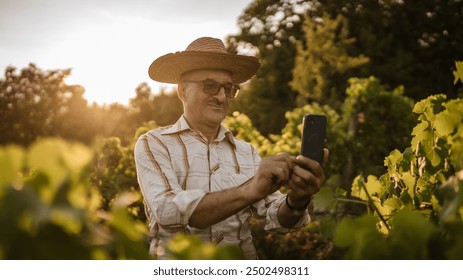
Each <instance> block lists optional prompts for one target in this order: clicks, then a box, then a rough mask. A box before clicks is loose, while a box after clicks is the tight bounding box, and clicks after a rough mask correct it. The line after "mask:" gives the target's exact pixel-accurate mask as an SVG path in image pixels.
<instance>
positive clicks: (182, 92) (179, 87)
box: [177, 83, 185, 102]
mask: <svg viewBox="0 0 463 280" xmlns="http://www.w3.org/2000/svg"><path fill="white" fill-rule="evenodd" d="M177 96H178V98H180V100H182V101H183V102H185V87H184V86H183V84H182V83H178V85H177Z"/></svg>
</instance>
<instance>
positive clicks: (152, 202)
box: [135, 116, 309, 259]
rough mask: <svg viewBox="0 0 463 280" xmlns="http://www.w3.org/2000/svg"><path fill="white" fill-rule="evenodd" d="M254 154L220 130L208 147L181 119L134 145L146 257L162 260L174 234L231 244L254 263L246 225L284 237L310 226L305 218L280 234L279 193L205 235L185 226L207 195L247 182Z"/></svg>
mask: <svg viewBox="0 0 463 280" xmlns="http://www.w3.org/2000/svg"><path fill="white" fill-rule="evenodd" d="M260 160H261V158H260V156H259V155H258V153H257V150H256V149H255V148H254V147H253V146H252V145H250V144H249V143H247V142H244V141H242V140H239V139H236V138H234V137H233V135H232V133H231V132H230V131H228V130H227V129H226V128H225V127H224V126H223V125H221V127H220V130H219V133H218V136H217V138H216V139H215V140H214V141H212V142H210V143H209V142H208V141H207V139H206V137H204V136H203V135H202V134H201V133H200V132H199V131H195V130H193V129H191V128H190V127H189V125H188V123H187V121H186V120H185V118H184V117H183V116H182V117H181V118H180V119H179V120H178V121H177V123H176V124H174V125H172V126H169V127H164V128H158V129H154V130H151V131H149V132H147V133H146V134H144V135H142V136H140V138H139V139H138V141H137V143H136V145H135V162H136V167H137V175H138V182H139V185H140V188H141V191H142V194H143V199H144V204H145V211H146V214H147V217H148V219H149V227H150V233H151V235H150V236H151V238H152V239H151V244H150V253H151V254H152V255H153V256H155V257H158V258H163V257H165V246H166V244H167V242H168V240H169V239H170V238H172V237H173V235H174V234H176V233H179V232H183V233H189V234H197V235H199V236H200V237H201V238H202V239H203V240H205V241H210V242H214V243H215V244H218V245H221V244H236V245H238V246H240V248H241V249H242V251H243V254H244V257H245V258H247V259H256V258H257V254H256V250H255V248H254V245H253V244H252V237H251V229H250V225H249V219H250V218H251V216H252V215H253V214H254V215H257V216H258V217H260V218H263V219H265V229H266V230H274V229H280V230H282V231H289V230H294V229H297V228H300V227H302V226H304V225H306V224H307V223H308V222H309V216H308V214H307V213H306V214H305V215H304V216H303V218H302V219H301V220H300V221H299V223H298V224H296V225H295V226H294V227H293V228H292V229H283V228H282V226H281V225H280V223H279V221H278V218H277V211H278V207H279V206H280V205H281V203H284V198H285V197H284V195H283V194H282V193H280V192H279V191H277V192H275V193H273V194H271V195H269V196H267V197H266V198H265V199H263V200H261V201H259V202H257V203H255V204H253V205H251V206H249V207H247V208H245V209H243V210H241V211H239V212H238V213H236V214H234V215H232V216H230V217H229V218H227V219H225V220H223V221H221V222H219V223H217V224H214V225H212V226H210V227H208V228H205V229H197V228H193V227H190V226H189V225H188V221H189V219H190V216H191V215H192V213H193V211H194V210H195V208H196V206H197V205H198V204H199V203H200V201H201V199H202V198H203V197H204V196H205V195H206V194H207V193H209V192H215V191H220V190H223V189H229V188H235V187H237V186H240V185H243V184H244V183H246V182H248V181H249V180H250V179H252V178H253V177H254V175H255V173H256V171H257V168H258V166H259V163H260Z"/></svg>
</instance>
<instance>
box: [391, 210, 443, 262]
mask: <svg viewBox="0 0 463 280" xmlns="http://www.w3.org/2000/svg"><path fill="white" fill-rule="evenodd" d="M391 224H392V233H391V235H390V239H391V243H392V244H393V246H394V248H395V250H396V251H397V253H398V254H397V257H398V258H401V259H402V258H407V259H408V258H412V259H428V258H429V257H430V256H429V255H428V243H429V241H430V238H431V236H432V235H433V234H434V233H436V232H437V230H438V229H437V228H436V227H435V226H434V225H433V224H432V223H431V222H430V221H429V220H428V219H427V218H426V217H424V216H423V215H421V214H420V213H418V212H414V211H412V210H410V209H409V208H404V209H402V210H400V211H399V212H397V214H396V215H394V217H393V219H392V222H391Z"/></svg>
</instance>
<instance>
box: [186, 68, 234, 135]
mask: <svg viewBox="0 0 463 280" xmlns="http://www.w3.org/2000/svg"><path fill="white" fill-rule="evenodd" d="M205 80H208V81H215V82H217V83H219V84H222V85H227V86H231V85H232V76H231V74H230V73H228V72H226V71H219V70H197V71H192V72H189V73H187V74H185V75H184V76H183V77H182V84H181V88H179V90H180V91H181V93H179V95H180V98H181V99H182V101H183V104H184V114H185V117H186V118H187V120H188V122H189V123H190V126H192V127H193V128H195V129H200V128H201V127H202V126H204V125H206V126H209V127H210V126H217V125H220V123H221V122H222V121H223V119H224V118H225V116H226V115H227V112H228V108H229V103H230V101H231V99H229V98H227V97H226V96H225V92H224V89H223V88H220V90H219V92H218V93H217V94H215V95H211V94H207V93H205V92H204V91H203V83H202V81H205Z"/></svg>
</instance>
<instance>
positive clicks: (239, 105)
mask: <svg viewBox="0 0 463 280" xmlns="http://www.w3.org/2000/svg"><path fill="white" fill-rule="evenodd" d="M305 9H306V7H305V4H304V1H290V0H281V1H279V0H256V1H254V2H253V3H251V4H250V5H249V6H248V7H247V8H246V9H245V11H244V13H243V14H242V15H241V16H240V18H239V20H238V25H239V27H240V29H241V33H240V34H239V35H234V36H230V37H229V38H228V45H229V47H230V49H232V50H234V51H237V50H241V49H243V48H244V49H247V48H248V49H251V51H255V52H257V55H258V56H259V58H260V60H261V62H262V64H261V67H260V69H259V71H258V72H257V74H256V78H255V79H254V80H253V81H251V83H250V84H249V85H248V86H247V87H245V89H244V90H242V92H241V93H240V96H239V97H238V100H237V102H236V104H235V106H234V110H237V111H241V112H243V113H245V114H246V115H248V116H249V117H250V118H251V119H252V120H253V123H254V124H255V125H256V127H257V128H258V129H259V131H260V132H261V133H262V134H264V135H268V134H269V133H278V132H279V131H280V130H281V128H282V127H283V126H284V124H285V119H284V114H285V112H286V111H288V110H291V109H292V108H294V107H295V99H296V96H297V92H295V91H294V90H292V89H291V87H290V86H289V81H291V80H292V69H293V65H294V58H295V53H296V48H295V45H294V43H295V42H296V41H297V40H299V39H300V36H301V32H300V26H301V22H302V19H301V17H302V14H303V13H304V10H305Z"/></svg>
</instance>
